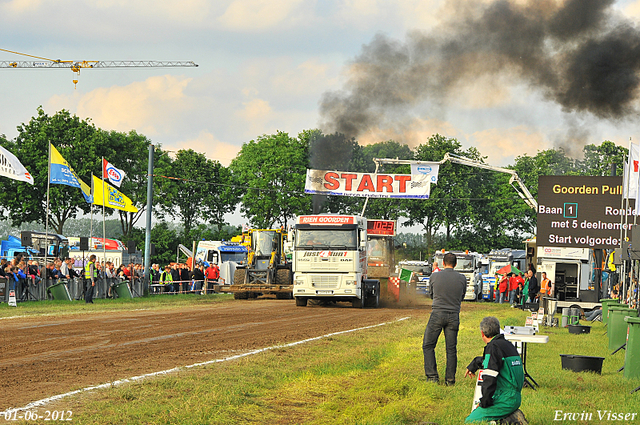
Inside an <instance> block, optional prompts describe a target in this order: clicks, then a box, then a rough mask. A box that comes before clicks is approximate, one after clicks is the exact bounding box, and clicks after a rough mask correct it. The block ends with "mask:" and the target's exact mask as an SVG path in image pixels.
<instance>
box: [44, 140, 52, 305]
mask: <svg viewBox="0 0 640 425" xmlns="http://www.w3.org/2000/svg"><path fill="white" fill-rule="evenodd" d="M48 164H49V166H48V167H47V214H46V218H45V225H44V287H45V291H46V288H47V285H48V283H49V282H48V280H47V254H48V253H49V188H50V187H51V142H49V159H48ZM45 294H46V292H45Z"/></svg>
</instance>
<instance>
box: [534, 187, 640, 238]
mask: <svg viewBox="0 0 640 425" xmlns="http://www.w3.org/2000/svg"><path fill="white" fill-rule="evenodd" d="M621 201H622V177H620V176H611V177H599V176H540V178H539V180H538V231H537V235H536V240H537V243H538V246H545V247H574V248H606V249H613V248H619V247H620V230H621V229H622V235H623V237H624V234H625V230H626V231H627V232H626V233H627V236H628V237H629V238H631V228H632V227H633V214H634V212H635V211H634V208H633V207H634V204H635V201H633V200H632V201H631V206H630V207H629V208H626V209H621V208H620V205H621ZM625 213H626V214H627V215H628V220H627V221H628V222H629V224H628V225H627V224H625V223H624V222H625V220H624V215H625Z"/></svg>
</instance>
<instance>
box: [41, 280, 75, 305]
mask: <svg viewBox="0 0 640 425" xmlns="http://www.w3.org/2000/svg"><path fill="white" fill-rule="evenodd" d="M47 291H49V292H50V293H51V296H52V297H53V299H54V300H56V301H71V295H69V290H68V289H67V285H65V284H64V283H63V282H58V283H56V284H55V285H51V286H50V287H49V289H47Z"/></svg>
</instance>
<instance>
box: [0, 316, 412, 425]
mask: <svg viewBox="0 0 640 425" xmlns="http://www.w3.org/2000/svg"><path fill="white" fill-rule="evenodd" d="M407 319H409V317H403V318H401V319H398V320H395V321H393V322H384V323H379V324H377V325H371V326H365V327H363V328H356V329H349V330H346V331H340V332H333V333H330V334H326V335H322V336H316V337H313V338H308V339H303V340H302V341H296V342H290V343H289V344H284V345H274V346H272V347H266V348H259V349H257V350H253V351H249V352H247V353H243V354H237V355H235V356H231V357H225V358H223V359H216V360H209V361H206V362H201V363H194V364H192V365H187V366H178V367H174V368H172V369H167V370H161V371H159V372H152V373H145V374H144V375H138V376H134V377H132V378H125V379H119V380H117V381H113V382H107V383H106V384H100V385H94V386H91V387H86V388H82V389H79V390H75V391H70V392H68V393H64V394H58V395H54V396H52V397H48V398H43V399H42V400H38V401H34V402H31V403H29V404H27V405H26V406H24V407H17V408H15V409H13V408H9V409H7V410H5V411H4V412H0V416H4V417H5V418H8V417H10V416H11V415H13V413H14V412H20V411H24V410H29V409H33V408H34V407H41V406H44V405H45V404H48V403H51V402H52V401H57V400H61V399H63V398H66V397H69V396H72V395H75V394H80V393H83V392H87V391H93V390H100V389H104V388H109V387H115V386H117V385H122V384H127V383H129V382H135V381H140V380H143V379H146V378H151V377H154V376H160V375H168V374H170V373H174V372H180V371H182V370H186V369H191V368H194V367H200V366H207V365H210V364H214V363H222V362H226V361H230V360H237V359H240V358H242V357H248V356H252V355H254V354H259V353H264V352H265V351H269V350H274V349H277V348H286V347H293V346H296V345H300V344H306V343H307V342H312V341H317V340H320V339H323V338H328V337H332V336H336V335H341V334H346V333H350V332H357V331H362V330H365V329H371V328H377V327H380V326H385V325H389V324H391V323H396V322H401V321H403V320H407Z"/></svg>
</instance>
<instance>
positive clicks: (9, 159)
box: [0, 146, 33, 184]
mask: <svg viewBox="0 0 640 425" xmlns="http://www.w3.org/2000/svg"><path fill="white" fill-rule="evenodd" d="M0 176H4V177H9V178H10V179H14V180H20V181H23V182H27V183H31V184H33V176H32V175H31V174H29V172H28V171H27V169H26V168H24V165H22V164H21V163H20V161H18V158H16V156H15V155H14V154H12V153H11V152H9V151H8V150H6V149H5V148H3V147H2V146H0Z"/></svg>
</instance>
